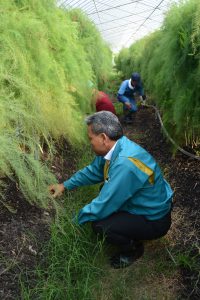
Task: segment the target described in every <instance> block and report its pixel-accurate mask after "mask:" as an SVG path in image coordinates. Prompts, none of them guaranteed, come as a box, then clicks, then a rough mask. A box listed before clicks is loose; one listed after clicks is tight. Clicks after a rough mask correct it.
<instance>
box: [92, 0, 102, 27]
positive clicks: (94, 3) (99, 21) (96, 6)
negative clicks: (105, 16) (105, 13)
mask: <svg viewBox="0 0 200 300" xmlns="http://www.w3.org/2000/svg"><path fill="white" fill-rule="evenodd" d="M93 2H94V6H95V10H96V12H97V16H98V19H99V23H100V25H101V18H100V15H99V11H98V9H97V6H96V2H95V0H93Z"/></svg>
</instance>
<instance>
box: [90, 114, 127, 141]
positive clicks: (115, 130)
mask: <svg viewBox="0 0 200 300" xmlns="http://www.w3.org/2000/svg"><path fill="white" fill-rule="evenodd" d="M85 121H86V124H87V125H88V126H89V125H91V129H92V132H93V133H94V134H100V133H105V134H106V135H107V136H108V137H109V138H110V139H111V140H114V141H117V140H118V139H120V138H121V137H122V136H123V129H122V125H121V124H120V122H119V119H118V118H117V117H116V116H115V115H114V114H113V113H111V112H109V111H105V110H102V111H100V112H97V113H95V114H93V115H91V116H88V117H87V118H86V119H85Z"/></svg>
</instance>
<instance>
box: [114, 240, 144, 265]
mask: <svg viewBox="0 0 200 300" xmlns="http://www.w3.org/2000/svg"><path fill="white" fill-rule="evenodd" d="M143 254H144V245H143V244H141V245H139V246H138V247H136V248H135V249H134V250H133V252H132V253H130V252H129V253H127V254H125V253H121V254H118V255H114V256H112V257H111V258H110V265H111V267H113V268H114V269H120V268H126V267H129V266H130V265H131V264H132V263H133V262H135V261H136V260H137V259H139V258H140V257H141V256H142V255H143Z"/></svg>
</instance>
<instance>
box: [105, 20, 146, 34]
mask: <svg viewBox="0 0 200 300" xmlns="http://www.w3.org/2000/svg"><path fill="white" fill-rule="evenodd" d="M143 20H144V18H143V19H142V20H138V21H134V22H129V23H126V24H122V25H118V26H115V27H111V28H107V29H103V30H101V32H105V31H108V30H112V29H115V28H119V27H124V26H127V25H131V24H138V23H140V22H141V21H143Z"/></svg>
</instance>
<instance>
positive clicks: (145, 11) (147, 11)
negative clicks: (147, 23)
mask: <svg viewBox="0 0 200 300" xmlns="http://www.w3.org/2000/svg"><path fill="white" fill-rule="evenodd" d="M151 11H152V10H151V9H148V10H144V11H142V12H141V13H142V14H144V13H149V12H151ZM138 15H140V13H133V14H130V15H127V16H123V17H121V18H117V19H112V20H109V21H105V22H102V23H101V24H106V23H110V22H113V21H118V20H122V19H127V18H129V17H132V16H138ZM97 25H99V24H97Z"/></svg>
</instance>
